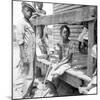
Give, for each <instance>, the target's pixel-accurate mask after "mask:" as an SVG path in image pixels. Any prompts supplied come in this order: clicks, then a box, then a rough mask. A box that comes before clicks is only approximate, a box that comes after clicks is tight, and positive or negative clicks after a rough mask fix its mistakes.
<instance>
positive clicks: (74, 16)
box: [30, 11, 94, 25]
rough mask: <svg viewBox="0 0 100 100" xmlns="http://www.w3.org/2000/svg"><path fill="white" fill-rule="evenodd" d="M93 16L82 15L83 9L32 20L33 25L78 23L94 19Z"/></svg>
mask: <svg viewBox="0 0 100 100" xmlns="http://www.w3.org/2000/svg"><path fill="white" fill-rule="evenodd" d="M92 20H94V18H93V17H88V16H87V17H86V16H85V18H84V16H82V11H73V12H69V13H62V14H54V15H48V16H41V17H37V18H31V19H30V22H31V24H33V25H52V24H61V23H68V24H76V23H80V22H83V21H92Z"/></svg>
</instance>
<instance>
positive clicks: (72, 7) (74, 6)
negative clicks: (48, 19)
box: [54, 5, 84, 13]
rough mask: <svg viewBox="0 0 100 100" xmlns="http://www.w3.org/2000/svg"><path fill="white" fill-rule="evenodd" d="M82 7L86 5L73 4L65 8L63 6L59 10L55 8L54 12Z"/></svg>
mask: <svg viewBox="0 0 100 100" xmlns="http://www.w3.org/2000/svg"><path fill="white" fill-rule="evenodd" d="M81 7H84V6H83V5H72V6H69V7H65V8H62V9H58V10H55V11H54V13H58V12H59V13H60V12H64V11H68V10H73V9H78V8H81Z"/></svg>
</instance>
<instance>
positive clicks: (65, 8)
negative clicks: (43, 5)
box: [53, 4, 91, 44]
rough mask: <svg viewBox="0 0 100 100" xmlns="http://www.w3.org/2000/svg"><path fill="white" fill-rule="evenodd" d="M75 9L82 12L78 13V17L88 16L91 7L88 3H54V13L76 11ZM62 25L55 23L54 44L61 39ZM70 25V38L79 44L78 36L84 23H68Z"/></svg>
mask: <svg viewBox="0 0 100 100" xmlns="http://www.w3.org/2000/svg"><path fill="white" fill-rule="evenodd" d="M75 11H77V12H82V13H79V15H76V16H77V17H81V16H84V18H85V17H87V16H89V15H90V13H91V12H90V7H89V6H87V5H76V4H53V14H59V13H67V12H70V13H74V12H75ZM60 26H61V25H54V27H53V28H54V29H53V37H54V38H53V39H54V44H56V43H57V42H59V41H60V34H59V33H60V31H59V28H60ZM68 26H69V27H70V31H71V34H70V39H71V40H73V41H74V42H75V43H76V44H78V41H77V38H78V36H79V34H80V33H81V32H82V28H83V25H82V24H81V23H78V24H76V25H68Z"/></svg>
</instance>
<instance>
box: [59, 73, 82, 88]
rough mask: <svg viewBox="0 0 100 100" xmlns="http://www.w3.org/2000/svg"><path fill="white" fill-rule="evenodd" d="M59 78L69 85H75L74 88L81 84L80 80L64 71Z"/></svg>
mask: <svg viewBox="0 0 100 100" xmlns="http://www.w3.org/2000/svg"><path fill="white" fill-rule="evenodd" d="M59 78H60V79H61V80H63V81H65V82H66V83H68V84H70V85H71V86H73V87H75V88H78V87H80V86H81V85H82V81H81V80H80V79H79V78H77V77H75V76H73V75H70V74H68V73H64V74H63V75H62V76H61V77H59Z"/></svg>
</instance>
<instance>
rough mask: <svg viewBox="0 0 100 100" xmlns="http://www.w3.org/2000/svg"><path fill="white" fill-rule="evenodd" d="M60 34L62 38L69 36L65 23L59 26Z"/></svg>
mask: <svg viewBox="0 0 100 100" xmlns="http://www.w3.org/2000/svg"><path fill="white" fill-rule="evenodd" d="M60 35H61V37H62V38H63V39H68V37H69V36H70V29H69V27H68V26H67V25H62V26H61V28H60Z"/></svg>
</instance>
